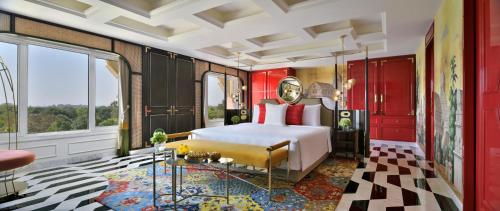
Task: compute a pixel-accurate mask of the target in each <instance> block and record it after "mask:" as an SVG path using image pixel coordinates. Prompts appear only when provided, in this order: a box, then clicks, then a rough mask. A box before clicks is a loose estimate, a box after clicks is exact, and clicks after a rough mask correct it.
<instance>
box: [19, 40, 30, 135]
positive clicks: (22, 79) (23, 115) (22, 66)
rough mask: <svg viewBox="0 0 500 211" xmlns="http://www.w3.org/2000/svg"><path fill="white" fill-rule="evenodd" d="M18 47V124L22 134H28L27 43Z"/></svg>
mask: <svg viewBox="0 0 500 211" xmlns="http://www.w3.org/2000/svg"><path fill="white" fill-rule="evenodd" d="M18 49H19V53H18V61H19V66H18V85H17V87H18V90H17V93H18V96H17V102H18V121H19V123H18V125H19V135H21V136H23V135H26V134H28V45H26V44H20V45H19V47H18Z"/></svg>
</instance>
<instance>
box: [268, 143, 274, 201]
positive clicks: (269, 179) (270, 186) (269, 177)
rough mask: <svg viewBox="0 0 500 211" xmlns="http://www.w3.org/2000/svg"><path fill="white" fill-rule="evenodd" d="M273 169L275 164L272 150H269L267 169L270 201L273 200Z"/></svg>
mask: <svg viewBox="0 0 500 211" xmlns="http://www.w3.org/2000/svg"><path fill="white" fill-rule="evenodd" d="M272 169H273V164H272V161H271V151H269V166H268V169H267V176H268V181H267V185H268V191H269V203H270V202H271V195H272Z"/></svg>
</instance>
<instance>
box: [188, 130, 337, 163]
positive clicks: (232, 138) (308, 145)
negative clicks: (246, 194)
mask: <svg viewBox="0 0 500 211" xmlns="http://www.w3.org/2000/svg"><path fill="white" fill-rule="evenodd" d="M192 138H193V139H204V140H214V141H223V142H230V143H241V144H252V145H259V146H270V145H273V144H277V143H279V142H282V141H285V140H290V142H291V145H290V151H291V152H290V169H291V170H299V171H302V170H305V169H307V168H308V167H309V166H311V165H312V164H313V163H314V162H316V161H317V160H319V159H320V158H321V156H323V155H324V154H325V153H328V152H331V150H332V146H331V142H330V128H329V127H317V126H295V125H293V126H276V125H264V124H255V123H242V124H238V125H231V126H220V127H212V128H202V129H196V130H194V131H193V136H192Z"/></svg>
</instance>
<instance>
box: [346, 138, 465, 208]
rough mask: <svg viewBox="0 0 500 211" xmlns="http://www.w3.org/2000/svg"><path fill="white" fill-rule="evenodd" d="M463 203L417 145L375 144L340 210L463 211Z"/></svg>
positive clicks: (375, 142)
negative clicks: (425, 158)
mask: <svg viewBox="0 0 500 211" xmlns="http://www.w3.org/2000/svg"><path fill="white" fill-rule="evenodd" d="M461 209H462V205H461V202H460V200H459V199H458V198H457V197H456V196H455V194H454V193H453V191H452V190H451V189H450V188H449V187H448V185H447V184H446V182H445V181H444V180H443V179H442V178H440V177H439V176H438V175H437V173H434V165H433V164H432V162H429V161H426V160H424V156H423V153H422V152H421V151H420V149H419V148H418V147H417V146H416V145H415V143H406V142H392V141H390V142H389V141H372V142H371V155H370V158H369V159H366V163H360V165H359V166H358V168H357V169H356V171H355V172H354V175H353V176H352V178H351V181H349V183H348V185H347V187H346V190H345V192H344V195H342V199H341V200H340V203H339V205H338V206H337V210H352V211H355V210H384V211H385V210H387V211H389V210H450V211H455V210H461Z"/></svg>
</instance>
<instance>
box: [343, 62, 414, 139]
mask: <svg viewBox="0 0 500 211" xmlns="http://www.w3.org/2000/svg"><path fill="white" fill-rule="evenodd" d="M364 71H365V62H364V60H359V61H350V62H348V63H347V78H348V79H351V78H352V79H356V83H355V85H354V86H353V87H352V88H351V89H350V90H349V91H348V97H347V107H348V109H353V110H364V109H365V74H364ZM368 71H369V74H368V86H369V87H368V90H369V91H368V92H369V94H368V96H369V107H370V138H371V139H379V140H394V141H415V136H416V132H415V123H416V122H415V121H416V120H415V102H416V101H415V100H416V97H415V56H414V55H409V56H398V57H389V58H378V59H371V60H369V62H368Z"/></svg>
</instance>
